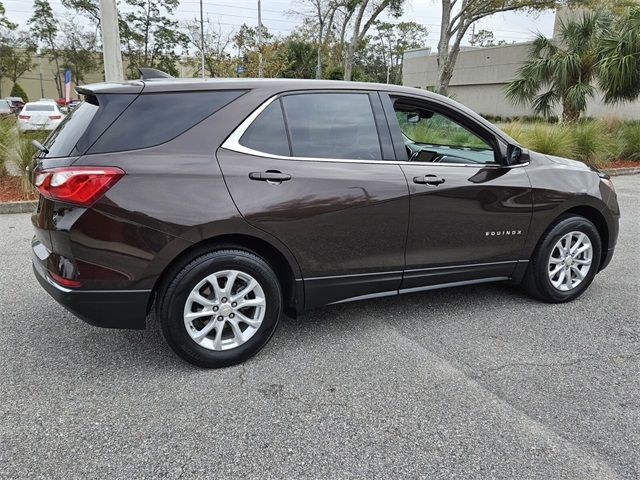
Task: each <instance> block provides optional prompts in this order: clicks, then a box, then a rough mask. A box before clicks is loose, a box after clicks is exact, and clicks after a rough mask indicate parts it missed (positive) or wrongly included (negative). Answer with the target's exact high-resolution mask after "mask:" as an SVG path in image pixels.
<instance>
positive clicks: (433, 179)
mask: <svg viewBox="0 0 640 480" xmlns="http://www.w3.org/2000/svg"><path fill="white" fill-rule="evenodd" d="M413 183H419V184H421V185H433V186H436V187H437V186H438V185H440V184H443V183H444V178H441V177H438V176H437V175H423V176H422V177H413Z"/></svg>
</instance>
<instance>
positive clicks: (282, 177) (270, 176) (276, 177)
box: [249, 170, 291, 183]
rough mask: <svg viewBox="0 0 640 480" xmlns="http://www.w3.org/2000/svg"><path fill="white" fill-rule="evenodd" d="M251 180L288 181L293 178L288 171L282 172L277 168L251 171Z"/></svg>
mask: <svg viewBox="0 0 640 480" xmlns="http://www.w3.org/2000/svg"><path fill="white" fill-rule="evenodd" d="M249 178H250V179H251V180H258V181H260V182H278V183H279V182H286V181H287V180H291V175H289V174H288V173H282V172H279V171H277V170H267V171H266V172H251V173H250V174H249Z"/></svg>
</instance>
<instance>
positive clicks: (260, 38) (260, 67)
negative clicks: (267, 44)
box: [258, 0, 264, 78]
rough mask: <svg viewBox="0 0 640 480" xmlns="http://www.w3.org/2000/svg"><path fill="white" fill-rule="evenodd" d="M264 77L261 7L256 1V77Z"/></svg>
mask: <svg viewBox="0 0 640 480" xmlns="http://www.w3.org/2000/svg"><path fill="white" fill-rule="evenodd" d="M263 76H264V66H263V65H262V7H261V6H260V0H258V77H259V78H262V77H263Z"/></svg>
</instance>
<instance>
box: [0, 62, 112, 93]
mask: <svg viewBox="0 0 640 480" xmlns="http://www.w3.org/2000/svg"><path fill="white" fill-rule="evenodd" d="M33 64H34V68H33V69H31V70H29V71H28V72H25V74H24V75H22V76H21V77H20V78H19V79H18V85H20V86H21V87H22V88H23V90H24V91H25V92H26V94H27V96H28V97H29V100H31V101H34V100H39V99H40V98H53V99H54V100H55V99H58V98H59V95H58V89H57V88H56V82H55V80H54V78H55V77H54V75H55V71H56V69H55V66H54V64H53V62H51V61H50V60H49V58H48V57H46V56H34V57H33ZM61 75H63V78H64V71H62V72H61ZM85 77H86V78H85V81H86V83H93V82H102V81H103V79H104V76H103V75H102V70H100V71H99V72H91V73H88V74H87V75H85ZM63 81H64V80H63ZM11 88H13V82H12V81H11V79H9V78H3V79H2V81H1V83H0V98H4V97H8V96H9V93H10V92H11ZM74 88H75V84H73V83H72V84H71V98H77V97H78V96H77V95H76V94H75V92H74V91H73V89H74ZM63 95H64V84H63Z"/></svg>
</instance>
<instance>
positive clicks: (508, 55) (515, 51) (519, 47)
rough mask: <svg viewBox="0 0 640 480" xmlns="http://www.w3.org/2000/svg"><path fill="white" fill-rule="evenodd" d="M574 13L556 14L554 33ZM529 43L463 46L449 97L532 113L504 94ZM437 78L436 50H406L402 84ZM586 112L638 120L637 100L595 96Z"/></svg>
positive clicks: (488, 111) (477, 106)
mask: <svg viewBox="0 0 640 480" xmlns="http://www.w3.org/2000/svg"><path fill="white" fill-rule="evenodd" d="M575 14H576V12H575V11H568V10H561V11H558V12H557V13H556V25H555V28H554V36H555V35H556V32H557V31H558V26H559V20H560V19H563V18H567V17H569V16H571V15H575ZM530 44H531V42H523V43H514V44H510V45H500V46H495V47H465V48H463V49H462V50H461V51H460V54H459V56H458V61H457V63H456V66H455V70H454V73H453V77H452V78H451V83H450V85H449V92H450V94H451V96H452V97H453V98H455V99H456V100H458V101H459V102H461V103H463V104H465V105H467V106H468V107H469V108H471V109H473V110H475V111H476V112H478V113H480V114H482V115H487V116H500V117H517V116H518V117H519V116H529V115H534V113H533V110H532V109H531V108H528V107H524V106H520V105H514V104H512V103H511V102H510V101H509V100H507V99H506V97H505V89H506V87H507V85H508V84H509V82H511V81H512V80H513V79H514V78H515V77H516V74H517V73H516V72H517V70H518V69H519V68H520V66H522V64H523V63H524V61H525V59H526V58H527V55H528V50H529V46H530ZM437 77H438V73H437V63H436V53H434V52H432V51H431V49H430V48H424V49H415V50H407V51H406V52H405V53H404V56H403V62H402V82H403V85H406V86H409V87H418V88H427V89H431V88H433V86H434V85H436V84H437ZM557 113H560V112H559V111H558V112H557ZM586 114H587V115H588V116H591V117H617V118H623V119H640V102H633V103H623V104H618V105H607V104H605V103H604V102H603V101H602V99H601V97H600V95H598V96H597V97H596V98H594V99H593V100H591V101H590V102H589V104H588V106H587V112H586Z"/></svg>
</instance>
